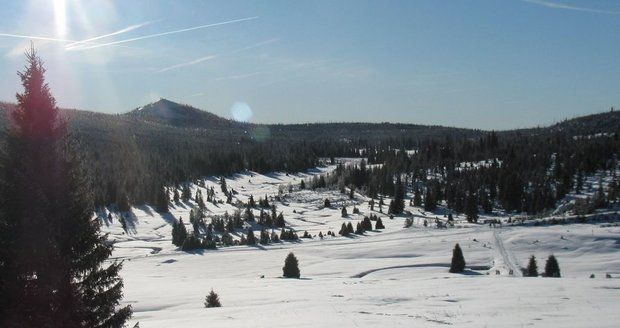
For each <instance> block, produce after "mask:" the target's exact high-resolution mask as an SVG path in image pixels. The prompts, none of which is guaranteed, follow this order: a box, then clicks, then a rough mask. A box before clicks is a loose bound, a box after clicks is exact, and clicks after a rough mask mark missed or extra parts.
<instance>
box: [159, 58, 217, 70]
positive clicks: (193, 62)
mask: <svg viewBox="0 0 620 328" xmlns="http://www.w3.org/2000/svg"><path fill="white" fill-rule="evenodd" d="M214 58H217V55H209V56H205V57H201V58H198V59H194V60H192V61H188V62H185V63H181V64H177V65H173V66H170V67H166V68H162V69H160V70H159V71H157V73H162V72H166V71H169V70H172V69H175V68H179V67H185V66H190V65H195V64H198V63H202V62H203V61H207V60H211V59H214Z"/></svg>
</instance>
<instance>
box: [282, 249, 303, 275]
mask: <svg viewBox="0 0 620 328" xmlns="http://www.w3.org/2000/svg"><path fill="white" fill-rule="evenodd" d="M282 273H283V274H282V275H283V276H284V278H298V279H299V277H300V273H299V263H298V261H297V258H296V257H295V254H293V253H289V254H288V256H287V257H286V260H284V267H282Z"/></svg>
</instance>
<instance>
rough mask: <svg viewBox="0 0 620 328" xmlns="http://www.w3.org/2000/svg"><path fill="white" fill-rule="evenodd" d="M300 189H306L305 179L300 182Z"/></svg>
mask: <svg viewBox="0 0 620 328" xmlns="http://www.w3.org/2000/svg"><path fill="white" fill-rule="evenodd" d="M299 189H301V190H304V189H306V183H305V182H304V180H301V183H300V184H299Z"/></svg>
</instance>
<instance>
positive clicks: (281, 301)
mask: <svg viewBox="0 0 620 328" xmlns="http://www.w3.org/2000/svg"><path fill="white" fill-rule="evenodd" d="M333 169H334V167H333V166H328V167H323V168H319V169H317V170H313V171H311V172H308V173H304V174H297V175H292V174H291V175H288V176H287V175H286V174H279V173H274V174H269V175H259V174H255V173H246V174H239V175H236V176H234V177H229V178H227V185H228V187H229V188H234V189H235V190H237V191H238V192H239V194H238V195H236V196H237V197H238V198H239V199H241V200H243V201H246V200H247V198H248V197H249V195H253V196H254V198H255V199H256V200H258V198H259V197H264V195H268V196H270V195H271V196H274V195H276V194H277V193H278V190H279V189H280V187H281V186H283V189H284V190H285V191H284V193H285V194H288V195H287V196H286V197H285V201H284V202H283V203H277V206H278V212H279V211H283V212H284V217H285V219H286V221H287V225H289V226H290V227H292V228H295V229H297V230H299V231H301V232H303V231H304V230H307V231H308V232H310V233H311V234H313V235H315V234H318V233H319V231H322V232H323V233H326V232H327V231H328V230H333V231H335V232H337V231H338V230H339V228H340V225H341V224H342V223H343V222H347V221H349V220H351V221H352V223H353V224H354V225H355V223H356V222H357V221H359V220H361V219H362V218H363V216H364V214H366V215H368V214H369V213H370V209H369V207H368V202H367V201H368V199H366V198H364V197H362V196H361V195H359V194H356V197H355V199H354V200H349V198H348V195H341V194H340V193H339V192H338V191H309V190H304V191H298V190H295V191H293V192H292V193H291V194H289V193H288V185H289V184H292V185H297V184H299V182H300V180H301V179H302V178H303V179H306V182H308V179H309V178H311V176H312V175H315V174H320V173H325V172H329V171H330V170H333ZM218 181H219V180H218V179H217V178H211V179H207V180H206V186H207V187H210V186H214V189H215V190H216V195H217V197H218V198H221V197H222V193H221V191H220V189H219V184H218ZM193 188H194V189H193V192H195V188H197V187H196V186H193ZM294 189H295V188H294ZM203 192H204V191H203ZM325 198H330V200H332V204H333V206H332V208H331V209H323V208H322V205H323V200H324V199H325ZM388 202H389V201H388V200H386V203H388ZM352 203H356V204H358V205H357V206H358V207H359V208H360V210H361V214H360V215H350V216H349V217H348V218H342V217H341V215H340V207H341V205H342V204H347V205H348V208H349V213H351V208H352V207H351V206H350V205H351V204H352ZM190 206H191V204H182V205H178V206H177V207H176V208H173V209H171V214H166V215H164V216H161V215H160V214H158V213H156V212H155V211H154V210H153V209H152V208H150V207H146V206H145V207H141V208H134V209H133V220H132V223H133V224H132V225H131V226H130V229H128V230H130V232H131V233H130V234H125V233H124V232H123V230H122V228H121V226H120V223H119V222H118V220H116V219H115V220H113V222H107V225H104V231H105V232H109V233H110V238H111V239H112V240H114V241H115V246H116V249H115V251H114V254H113V256H114V257H115V258H119V259H125V264H124V268H123V271H122V276H123V278H124V282H125V299H124V302H125V303H126V304H131V305H132V307H133V309H134V318H133V320H132V323H131V325H133V324H135V323H136V322H139V323H140V327H142V328H145V327H179V326H183V327H205V326H209V327H247V326H253V327H289V326H292V325H294V326H297V327H323V326H328V325H329V326H332V325H339V326H344V327H373V326H377V325H383V326H387V327H401V326H402V327H405V326H406V327H412V326H421V327H435V326H445V325H454V326H459V327H460V326H465V327H484V326H488V327H521V326H526V325H527V326H538V327H556V326H557V327H584V326H593V325H594V326H598V327H614V326H616V325H617V318H618V316H617V314H616V313H615V311H614V310H615V309H616V307H617V301H618V300H619V299H620V279H618V278H617V277H620V256H618V251H619V248H620V234H619V233H620V227H618V226H616V225H613V224H612V225H606V224H572V225H556V226H504V227H503V228H496V229H493V228H490V227H489V226H487V225H470V224H467V223H462V222H459V223H457V225H456V228H451V229H441V230H440V229H435V228H433V227H432V226H434V225H433V224H430V225H429V227H424V226H423V221H424V219H427V220H428V221H429V223H430V222H433V221H434V218H435V217H437V218H439V219H442V220H443V219H444V218H443V215H442V214H441V213H440V212H438V213H437V214H432V213H425V212H423V211H422V210H421V209H419V208H411V207H409V206H407V210H409V211H411V212H413V213H414V215H415V218H416V219H415V224H414V226H413V227H412V228H407V229H405V228H403V224H404V217H396V218H394V219H393V220H391V219H389V218H388V217H387V216H386V215H384V214H381V213H379V212H378V211H375V212H373V213H375V214H377V215H381V217H382V219H383V222H384V224H385V226H386V229H385V230H383V231H381V232H378V231H373V232H367V233H366V235H364V236H354V237H348V238H347V237H335V238H334V237H327V238H325V239H324V240H319V239H318V238H314V239H311V240H309V239H302V240H301V241H299V242H295V243H289V242H285V243H278V244H274V245H268V246H255V247H248V246H234V247H227V248H220V249H218V250H215V251H204V252H194V253H185V252H181V251H179V250H177V248H176V247H175V246H173V245H172V244H171V226H170V223H171V222H172V220H173V217H172V216H174V217H177V218H178V217H179V216H181V217H183V218H184V220H185V221H187V217H188V212H189V209H190ZM207 206H208V209H209V211H210V212H209V213H212V214H222V213H224V211H228V212H229V213H232V212H233V211H234V209H235V207H234V206H232V205H228V204H218V205H217V206H216V205H213V204H207ZM375 209H376V210H377V209H378V207H377V206H375ZM386 210H387V208H386V207H384V211H386ZM295 212H296V213H295ZM456 219H457V220H459V218H458V217H457V218H456ZM187 228H188V230H190V231H191V229H192V228H191V225H188V226H187ZM455 243H460V245H461V247H462V249H463V253H464V255H465V260H466V261H467V266H468V267H469V268H473V269H475V270H472V269H468V270H467V271H466V273H465V274H450V273H448V272H447V271H448V266H449V263H450V258H451V254H452V248H453V246H454V244H455ZM291 251H292V252H294V253H295V254H296V256H297V257H298V259H299V261H300V269H301V275H302V279H300V280H296V279H294V280H290V279H282V278H280V276H281V275H282V265H283V262H284V258H285V257H286V255H287V254H288V253H289V252H291ZM550 254H555V255H556V257H557V258H558V261H559V263H560V268H561V270H562V276H563V278H560V279H555V278H523V277H520V275H519V272H518V269H519V268H520V267H521V266H524V265H525V264H526V263H527V260H528V258H529V256H530V255H535V256H536V257H537V258H538V259H539V260H538V266H539V270H541V271H542V269H543V268H544V259H545V258H546V257H547V256H548V255H550ZM510 270H513V275H512V276H511V275H509V274H508V273H509V271H510ZM497 271H499V273H500V274H499V275H496V272H497ZM487 273H488V274H487ZM592 273H594V274H595V275H596V278H594V279H590V278H588V277H589V276H590V274H592ZM606 273H611V275H612V277H613V278H611V279H607V278H605V274H606ZM262 277H264V278H262ZM211 288H213V289H214V290H215V291H216V292H217V293H219V295H220V299H221V301H222V304H223V307H222V308H211V309H205V308H204V307H203V301H204V297H205V295H206V294H207V293H208V292H209V291H210V290H211Z"/></svg>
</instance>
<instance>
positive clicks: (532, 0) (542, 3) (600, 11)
mask: <svg viewBox="0 0 620 328" xmlns="http://www.w3.org/2000/svg"><path fill="white" fill-rule="evenodd" d="M521 1H524V2H528V3H532V4H536V5H540V6H545V7H547V8H553V9H566V10H574V11H583V12H589V13H596V14H606V15H620V11H611V10H603V9H594V8H586V7H578V6H571V5H567V4H563V3H559V2H552V1H545V0H521Z"/></svg>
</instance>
